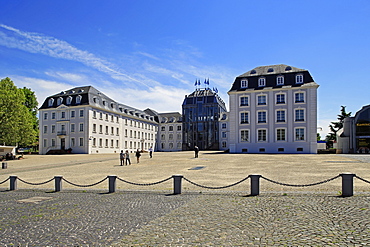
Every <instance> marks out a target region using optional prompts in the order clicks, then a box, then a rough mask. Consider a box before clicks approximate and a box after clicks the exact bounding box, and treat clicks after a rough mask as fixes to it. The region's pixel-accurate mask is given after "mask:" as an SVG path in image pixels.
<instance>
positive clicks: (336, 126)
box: [326, 106, 352, 141]
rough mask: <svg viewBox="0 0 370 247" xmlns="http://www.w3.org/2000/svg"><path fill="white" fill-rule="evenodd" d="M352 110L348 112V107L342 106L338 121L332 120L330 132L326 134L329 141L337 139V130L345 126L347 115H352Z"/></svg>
mask: <svg viewBox="0 0 370 247" xmlns="http://www.w3.org/2000/svg"><path fill="white" fill-rule="evenodd" d="M351 114H352V112H348V113H347V112H346V107H345V106H341V110H340V114H339V115H337V116H338V118H337V119H338V122H331V124H330V125H329V128H330V131H331V132H330V133H329V134H328V135H327V136H326V140H327V141H335V140H336V139H337V132H338V131H339V130H340V129H342V128H343V122H344V119H345V118H346V117H350V116H351Z"/></svg>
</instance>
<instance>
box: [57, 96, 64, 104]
mask: <svg viewBox="0 0 370 247" xmlns="http://www.w3.org/2000/svg"><path fill="white" fill-rule="evenodd" d="M62 103H63V98H62V97H59V98H58V100H57V105H61V104H62Z"/></svg>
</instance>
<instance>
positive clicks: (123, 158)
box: [119, 150, 125, 166]
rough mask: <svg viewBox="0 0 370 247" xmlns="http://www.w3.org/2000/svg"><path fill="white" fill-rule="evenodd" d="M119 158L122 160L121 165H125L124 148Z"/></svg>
mask: <svg viewBox="0 0 370 247" xmlns="http://www.w3.org/2000/svg"><path fill="white" fill-rule="evenodd" d="M119 160H120V165H121V166H123V165H124V164H125V153H124V152H123V150H121V153H120V154H119Z"/></svg>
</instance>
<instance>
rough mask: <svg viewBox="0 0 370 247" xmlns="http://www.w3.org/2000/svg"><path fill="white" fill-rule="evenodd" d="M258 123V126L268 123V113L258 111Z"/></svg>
mask: <svg viewBox="0 0 370 247" xmlns="http://www.w3.org/2000/svg"><path fill="white" fill-rule="evenodd" d="M257 123H258V124H266V123H267V111H257Z"/></svg>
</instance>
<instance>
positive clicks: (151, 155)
mask: <svg viewBox="0 0 370 247" xmlns="http://www.w3.org/2000/svg"><path fill="white" fill-rule="evenodd" d="M149 157H150V158H153V147H152V146H150V148H149Z"/></svg>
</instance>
